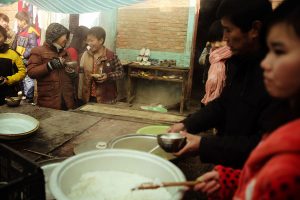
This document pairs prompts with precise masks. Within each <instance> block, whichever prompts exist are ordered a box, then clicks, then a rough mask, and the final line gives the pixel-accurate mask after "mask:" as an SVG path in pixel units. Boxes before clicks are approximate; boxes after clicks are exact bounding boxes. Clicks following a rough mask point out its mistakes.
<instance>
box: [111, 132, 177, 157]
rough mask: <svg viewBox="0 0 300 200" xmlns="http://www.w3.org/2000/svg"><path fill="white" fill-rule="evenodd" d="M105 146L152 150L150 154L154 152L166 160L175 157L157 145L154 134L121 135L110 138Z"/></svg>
mask: <svg viewBox="0 0 300 200" xmlns="http://www.w3.org/2000/svg"><path fill="white" fill-rule="evenodd" d="M107 147H108V148H111V149H132V150H137V151H144V152H149V151H152V152H151V153H152V154H155V155H157V156H160V157H162V158H165V159H167V160H171V159H174V158H175V156H174V155H173V154H171V153H167V152H165V151H164V150H163V149H162V148H160V147H159V146H158V142H157V136H156V135H146V134H128V135H122V136H119V137H116V138H114V139H112V140H110V141H109V142H108V144H107ZM156 147H157V148H156Z"/></svg>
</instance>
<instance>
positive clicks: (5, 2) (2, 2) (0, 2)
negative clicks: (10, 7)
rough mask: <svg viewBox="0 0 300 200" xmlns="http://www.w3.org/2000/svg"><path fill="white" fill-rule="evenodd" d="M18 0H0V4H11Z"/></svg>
mask: <svg viewBox="0 0 300 200" xmlns="http://www.w3.org/2000/svg"><path fill="white" fill-rule="evenodd" d="M17 1H18V0H1V1H0V6H3V5H6V4H11V3H15V2H17Z"/></svg>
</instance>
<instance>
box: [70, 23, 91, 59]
mask: <svg viewBox="0 0 300 200" xmlns="http://www.w3.org/2000/svg"><path fill="white" fill-rule="evenodd" d="M88 32H89V28H88V27H86V26H78V27H76V29H75V31H74V34H73V38H72V41H71V43H70V46H69V47H73V48H75V49H76V50H77V51H78V54H81V53H83V52H84V51H85V50H86V46H85V45H83V42H85V40H86V36H87V34H88Z"/></svg>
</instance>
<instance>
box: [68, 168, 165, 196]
mask: <svg viewBox="0 0 300 200" xmlns="http://www.w3.org/2000/svg"><path fill="white" fill-rule="evenodd" d="M147 182H148V183H149V182H151V183H152V182H154V180H152V179H150V178H147V177H144V176H141V175H138V174H131V173H126V172H120V171H97V172H87V173H84V174H82V176H81V177H80V180H79V181H78V183H76V184H75V185H74V186H73V187H72V188H71V191H70V193H69V195H68V197H69V198H70V199H72V200H158V199H159V200H170V199H171V195H170V193H169V192H168V191H167V190H166V189H165V188H159V189H154V190H135V191H131V189H132V188H134V187H136V186H138V185H139V184H141V183H147Z"/></svg>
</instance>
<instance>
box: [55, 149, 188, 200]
mask: <svg viewBox="0 0 300 200" xmlns="http://www.w3.org/2000/svg"><path fill="white" fill-rule="evenodd" d="M185 180H186V178H185V176H184V175H183V173H182V172H181V170H180V169H179V168H178V167H176V166H175V165H174V164H173V163H171V162H170V161H167V160H165V159H163V158H160V157H158V156H155V155H152V154H149V153H146V152H140V151H135V150H125V149H105V150H102V151H97V150H96V151H90V152H86V153H82V154H78V155H76V156H73V157H71V158H68V159H66V160H65V161H63V162H62V163H61V164H60V165H59V166H57V167H56V168H55V170H54V171H53V172H52V174H51V177H50V190H51V192H52V194H53V196H54V197H55V198H56V199H57V200H171V199H172V200H180V199H182V197H183V191H184V188H183V187H168V188H159V189H154V190H135V191H132V190H131V189H132V188H134V187H136V186H138V185H140V184H141V183H145V182H154V183H157V182H174V181H175V182H179V181H185Z"/></svg>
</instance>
